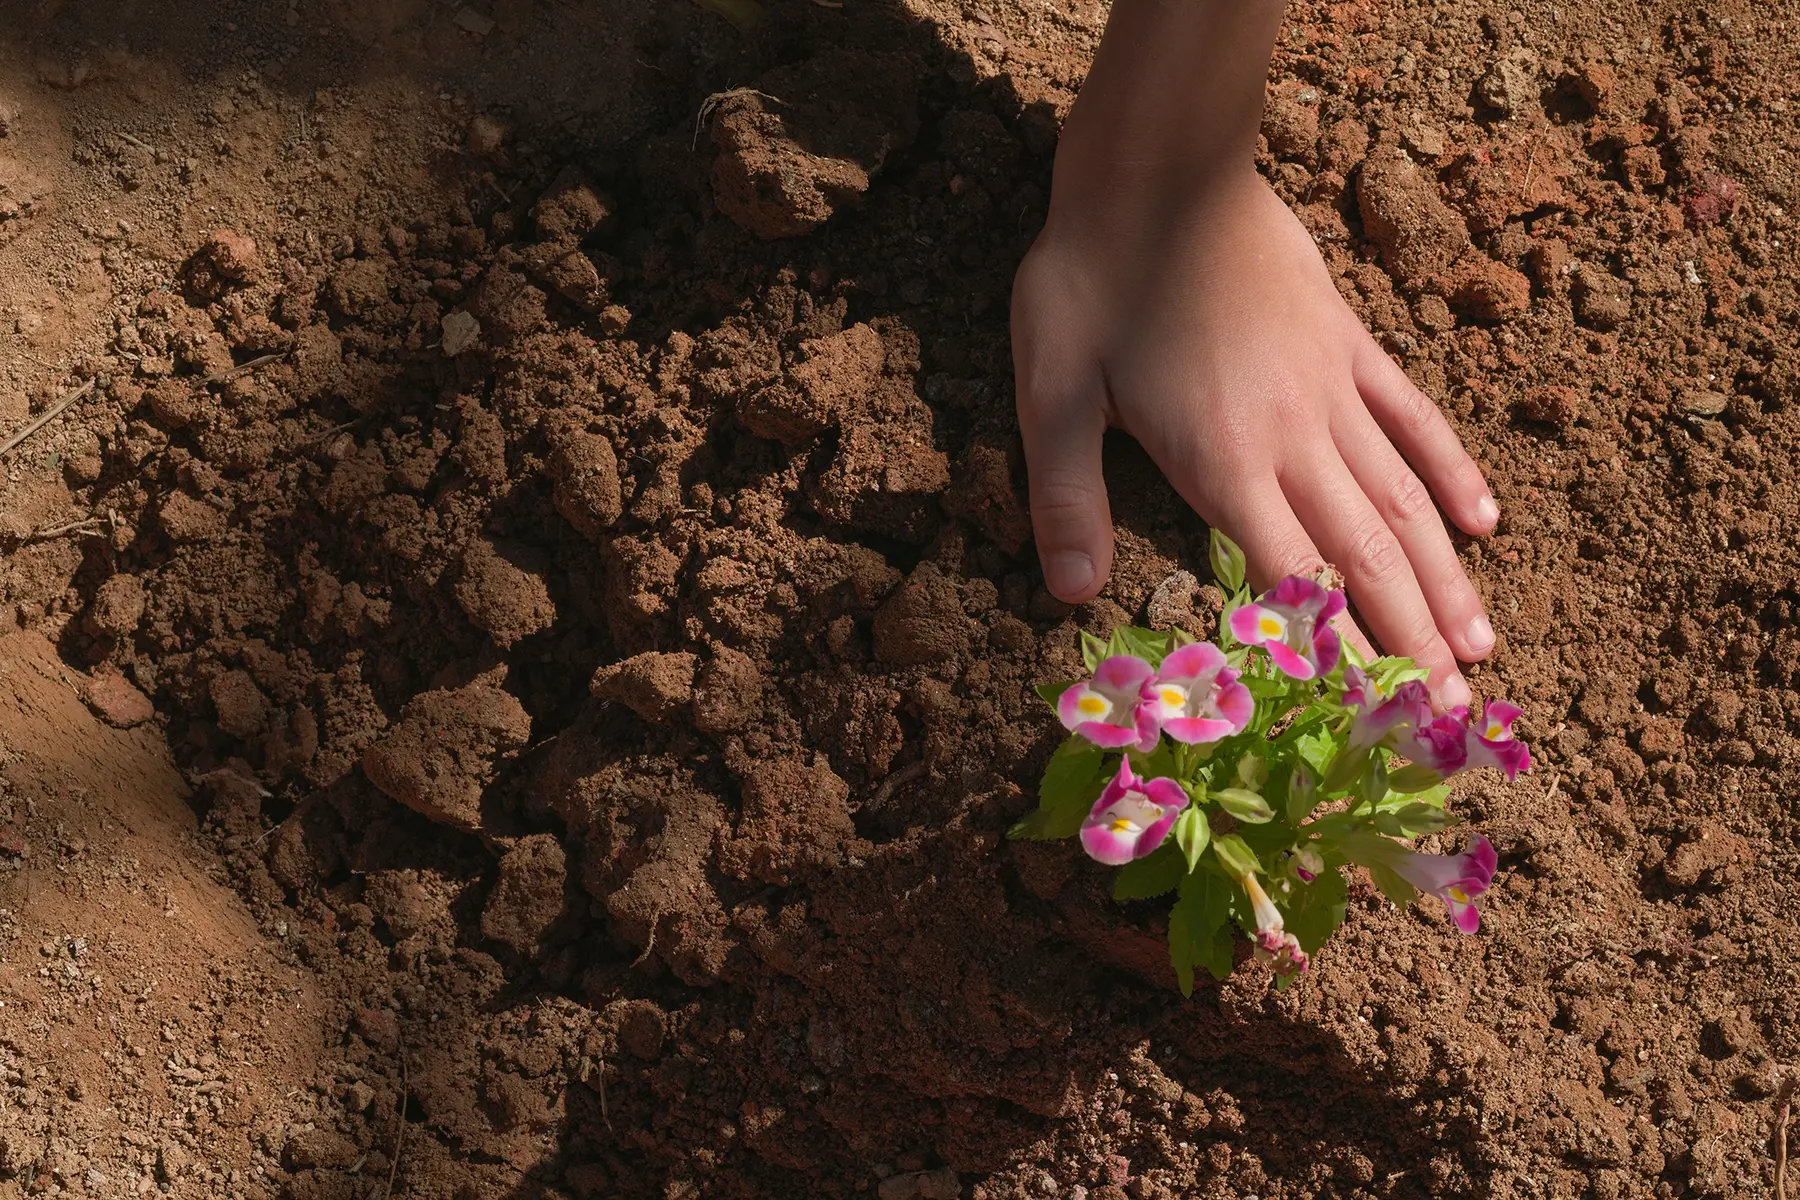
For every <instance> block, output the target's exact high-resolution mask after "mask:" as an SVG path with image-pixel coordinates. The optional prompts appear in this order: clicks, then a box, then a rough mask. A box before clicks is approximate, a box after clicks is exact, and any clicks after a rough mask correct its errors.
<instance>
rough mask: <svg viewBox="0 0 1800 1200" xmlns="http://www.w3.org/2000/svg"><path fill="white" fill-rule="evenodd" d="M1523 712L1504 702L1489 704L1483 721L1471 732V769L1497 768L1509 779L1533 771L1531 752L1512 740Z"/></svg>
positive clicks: (1469, 747)
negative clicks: (1516, 722) (1514, 728)
mask: <svg viewBox="0 0 1800 1200" xmlns="http://www.w3.org/2000/svg"><path fill="white" fill-rule="evenodd" d="M1520 715H1521V710H1520V708H1519V706H1518V705H1516V704H1508V703H1507V702H1506V701H1504V700H1490V701H1488V703H1487V706H1486V707H1485V708H1483V709H1482V711H1481V717H1480V719H1479V720H1477V721H1475V722H1474V723H1473V728H1472V729H1470V731H1469V741H1468V755H1469V765H1470V766H1471V767H1498V768H1500V770H1502V771H1504V772H1505V773H1506V777H1507V778H1508V779H1517V778H1518V777H1519V775H1520V773H1521V772H1524V771H1529V770H1530V769H1531V750H1530V748H1529V747H1528V746H1526V745H1525V743H1524V742H1521V741H1520V740H1519V739H1517V738H1515V737H1514V736H1513V722H1514V721H1517V720H1518V719H1519V717H1520Z"/></svg>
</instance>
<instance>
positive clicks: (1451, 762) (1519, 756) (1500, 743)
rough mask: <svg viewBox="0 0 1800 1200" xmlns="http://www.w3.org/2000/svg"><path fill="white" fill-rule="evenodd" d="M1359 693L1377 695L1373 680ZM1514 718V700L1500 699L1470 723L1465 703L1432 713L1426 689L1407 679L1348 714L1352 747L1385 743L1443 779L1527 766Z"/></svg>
mask: <svg viewBox="0 0 1800 1200" xmlns="http://www.w3.org/2000/svg"><path fill="white" fill-rule="evenodd" d="M1360 694H1362V695H1365V696H1367V695H1375V696H1377V697H1378V696H1379V693H1378V692H1375V690H1374V683H1373V681H1367V682H1365V683H1363V684H1362V686H1361V689H1360ZM1345 695H1346V696H1348V695H1349V693H1345ZM1518 718H1519V708H1518V706H1517V705H1514V704H1508V703H1507V702H1506V701H1504V700H1495V701H1491V702H1490V703H1489V704H1488V705H1487V707H1486V709H1484V710H1483V712H1482V715H1481V720H1480V722H1479V723H1478V724H1477V725H1476V726H1474V727H1472V726H1471V725H1470V722H1469V710H1468V709H1467V708H1456V709H1453V710H1451V711H1450V712H1448V713H1446V714H1444V715H1443V716H1441V717H1434V716H1432V715H1431V694H1430V692H1428V691H1427V690H1426V688H1425V685H1424V684H1423V683H1420V682H1418V681H1417V680H1410V681H1408V682H1406V683H1403V684H1401V685H1400V686H1399V687H1397V688H1395V689H1394V694H1393V696H1392V697H1391V698H1389V699H1386V700H1381V701H1380V702H1379V703H1377V704H1375V705H1373V706H1370V705H1367V704H1365V705H1364V707H1362V708H1360V709H1358V710H1357V712H1356V714H1355V716H1353V717H1352V718H1351V724H1350V748H1351V749H1369V748H1371V747H1374V746H1386V747H1387V748H1388V749H1390V750H1392V751H1394V753H1396V754H1398V755H1400V756H1401V757H1402V758H1405V759H1408V760H1409V761H1411V762H1413V763H1416V764H1418V765H1419V766H1421V767H1424V768H1426V769H1427V770H1429V771H1431V772H1433V773H1434V774H1436V775H1437V776H1438V777H1439V778H1441V779H1447V778H1449V777H1450V776H1452V775H1454V774H1456V773H1457V772H1458V771H1462V770H1465V769H1467V768H1469V767H1498V768H1499V769H1500V770H1502V771H1504V772H1505V773H1506V777H1507V778H1508V779H1516V778H1517V777H1518V775H1519V773H1520V772H1521V771H1524V770H1527V769H1529V768H1530V766H1531V751H1530V750H1529V749H1527V748H1526V746H1525V743H1524V742H1521V741H1519V740H1518V739H1517V738H1515V737H1514V736H1513V729H1512V727H1513V722H1514V721H1516V720H1518Z"/></svg>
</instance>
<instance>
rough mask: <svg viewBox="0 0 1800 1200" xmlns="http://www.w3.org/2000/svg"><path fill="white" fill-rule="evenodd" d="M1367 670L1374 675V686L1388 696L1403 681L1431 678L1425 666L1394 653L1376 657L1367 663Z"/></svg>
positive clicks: (1423, 680)
mask: <svg viewBox="0 0 1800 1200" xmlns="http://www.w3.org/2000/svg"><path fill="white" fill-rule="evenodd" d="M1368 672H1369V674H1370V675H1372V676H1373V677H1374V679H1375V683H1376V686H1378V687H1379V688H1380V689H1381V691H1382V694H1383V695H1388V696H1391V695H1393V694H1394V689H1395V688H1397V687H1399V686H1400V685H1401V684H1403V683H1409V682H1411V681H1413V680H1415V679H1416V680H1418V681H1419V682H1420V683H1424V682H1426V681H1427V680H1429V679H1430V678H1431V672H1430V671H1429V670H1428V669H1427V668H1425V667H1421V666H1418V665H1416V664H1415V663H1414V662H1413V660H1412V659H1410V658H1402V657H1400V656H1399V655H1395V654H1387V655H1383V656H1382V657H1380V658H1378V659H1376V660H1375V661H1374V662H1372V663H1370V664H1369V666H1368Z"/></svg>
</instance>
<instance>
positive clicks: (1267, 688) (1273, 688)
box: [1238, 675, 1288, 700]
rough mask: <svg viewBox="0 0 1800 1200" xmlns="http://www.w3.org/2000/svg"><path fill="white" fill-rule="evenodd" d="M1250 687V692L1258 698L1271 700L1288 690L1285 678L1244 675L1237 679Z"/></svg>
mask: <svg viewBox="0 0 1800 1200" xmlns="http://www.w3.org/2000/svg"><path fill="white" fill-rule="evenodd" d="M1238 682H1239V683H1241V684H1243V685H1244V686H1245V687H1247V688H1249V689H1250V694H1251V695H1252V696H1255V697H1256V698H1257V699H1258V700H1272V699H1274V698H1275V697H1276V696H1280V695H1283V694H1284V693H1286V691H1287V690H1288V685H1287V680H1286V679H1270V678H1268V677H1266V676H1262V675H1246V676H1244V677H1243V678H1242V679H1240V680H1238Z"/></svg>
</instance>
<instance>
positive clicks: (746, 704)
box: [693, 646, 763, 733]
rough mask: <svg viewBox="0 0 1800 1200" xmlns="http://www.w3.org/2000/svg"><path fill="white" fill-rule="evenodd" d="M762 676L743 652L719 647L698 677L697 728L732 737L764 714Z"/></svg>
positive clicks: (752, 661)
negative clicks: (732, 732)
mask: <svg viewBox="0 0 1800 1200" xmlns="http://www.w3.org/2000/svg"><path fill="white" fill-rule="evenodd" d="M762 688H763V683H762V672H761V671H760V670H759V669H758V668H757V665H756V660H755V659H753V658H751V657H750V656H749V655H748V654H745V653H744V652H743V651H742V650H734V649H732V648H731V647H730V646H718V647H715V648H714V649H713V656H712V658H711V660H710V661H708V662H707V663H706V664H705V665H704V666H702V667H701V668H700V669H699V671H698V672H697V673H696V675H695V677H694V702H693V704H694V728H696V729H698V730H700V731H701V732H702V733H729V732H731V731H733V730H737V729H742V728H744V727H745V726H747V725H749V724H750V723H752V722H753V721H755V720H756V718H757V717H758V716H759V715H760V714H761V712H762Z"/></svg>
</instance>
